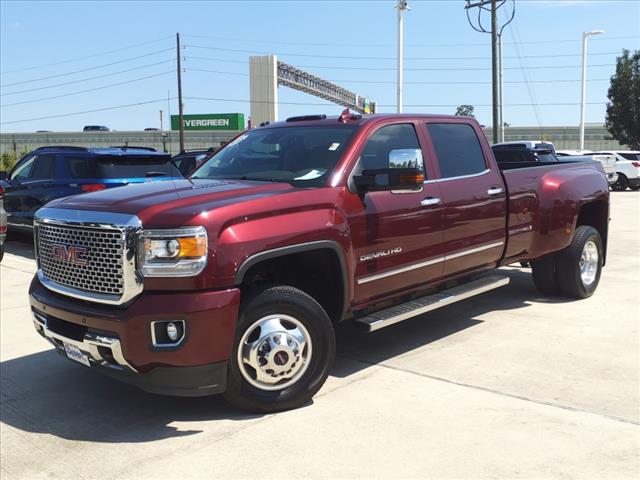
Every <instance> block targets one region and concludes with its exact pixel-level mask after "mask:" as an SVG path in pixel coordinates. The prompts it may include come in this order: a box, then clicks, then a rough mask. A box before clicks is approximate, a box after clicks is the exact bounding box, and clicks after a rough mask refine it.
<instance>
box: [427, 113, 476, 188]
mask: <svg viewBox="0 0 640 480" xmlns="http://www.w3.org/2000/svg"><path fill="white" fill-rule="evenodd" d="M427 129H428V130H429V135H430V136H431V141H432V142H433V147H434V148H435V151H436V156H437V157H438V164H439V165H440V175H441V176H442V178H451V177H460V176H463V175H473V174H474V173H480V172H483V171H484V170H486V169H487V164H486V163H485V161H484V155H483V153H482V147H481V146H480V141H479V140H478V136H477V135H476V132H475V130H474V129H473V127H471V125H467V124H464V123H429V124H427Z"/></svg>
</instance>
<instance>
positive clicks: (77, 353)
mask: <svg viewBox="0 0 640 480" xmlns="http://www.w3.org/2000/svg"><path fill="white" fill-rule="evenodd" d="M64 351H65V352H66V354H67V357H69V358H70V359H71V360H75V361H76V362H78V363H81V364H83V365H86V366H87V367H90V366H91V364H90V363H89V357H88V356H86V355H85V354H84V353H82V351H81V350H80V349H79V348H78V347H76V346H75V345H71V344H69V343H65V344H64Z"/></svg>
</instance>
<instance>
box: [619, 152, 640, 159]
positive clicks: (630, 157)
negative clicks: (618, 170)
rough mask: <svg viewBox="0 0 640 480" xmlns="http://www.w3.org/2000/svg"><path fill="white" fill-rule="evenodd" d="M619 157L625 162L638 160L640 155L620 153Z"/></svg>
mask: <svg viewBox="0 0 640 480" xmlns="http://www.w3.org/2000/svg"><path fill="white" fill-rule="evenodd" d="M620 155H621V156H622V157H624V158H626V159H627V160H640V153H621V154H620Z"/></svg>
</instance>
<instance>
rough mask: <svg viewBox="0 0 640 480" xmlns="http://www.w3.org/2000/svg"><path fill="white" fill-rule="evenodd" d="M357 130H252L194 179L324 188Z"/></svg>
mask: <svg viewBox="0 0 640 480" xmlns="http://www.w3.org/2000/svg"><path fill="white" fill-rule="evenodd" d="M336 123H337V122H336ZM357 128H359V127H357V126H355V125H340V126H335V127H332V126H328V127H325V126H317V127H308V126H304V127H303V126H300V127H293V126H292V127H282V128H265V129H256V130H250V131H248V132H246V133H244V134H242V135H241V136H239V137H238V138H236V139H235V140H234V141H233V142H231V143H229V144H228V145H226V146H225V147H224V148H223V149H222V150H220V151H219V152H218V153H216V154H215V155H213V156H212V157H211V158H209V160H207V161H206V162H205V163H204V164H203V165H202V166H201V167H200V168H198V169H197V170H196V171H195V172H194V173H193V175H192V176H191V178H192V179H195V178H208V179H239V180H257V181H264V182H288V183H291V184H292V185H295V186H304V187H307V186H320V185H323V184H324V183H325V181H326V179H327V178H328V177H329V175H330V174H331V172H332V171H333V169H334V168H335V166H336V165H337V164H338V161H339V160H340V158H341V157H342V154H343V152H344V151H345V149H346V148H347V146H348V145H349V143H350V142H351V139H352V137H353V134H354V133H355V131H356V130H357Z"/></svg>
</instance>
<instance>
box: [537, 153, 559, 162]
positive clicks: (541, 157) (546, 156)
mask: <svg viewBox="0 0 640 480" xmlns="http://www.w3.org/2000/svg"><path fill="white" fill-rule="evenodd" d="M536 156H537V157H538V161H539V162H557V161H558V159H557V158H556V157H555V155H554V154H553V153H537V154H536Z"/></svg>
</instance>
